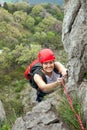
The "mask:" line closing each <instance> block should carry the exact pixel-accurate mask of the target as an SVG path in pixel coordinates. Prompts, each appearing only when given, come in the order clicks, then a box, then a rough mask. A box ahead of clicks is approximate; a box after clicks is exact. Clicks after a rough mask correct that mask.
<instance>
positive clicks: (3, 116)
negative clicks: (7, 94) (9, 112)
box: [0, 101, 6, 126]
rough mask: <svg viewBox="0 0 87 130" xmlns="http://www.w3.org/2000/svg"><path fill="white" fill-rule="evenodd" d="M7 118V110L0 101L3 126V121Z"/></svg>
mask: <svg viewBox="0 0 87 130" xmlns="http://www.w3.org/2000/svg"><path fill="white" fill-rule="evenodd" d="M5 118H6V114H5V110H4V107H3V104H2V102H1V101H0V126H1V123H2V121H3V120H4V119H5Z"/></svg>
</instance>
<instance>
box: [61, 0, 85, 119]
mask: <svg viewBox="0 0 87 130" xmlns="http://www.w3.org/2000/svg"><path fill="white" fill-rule="evenodd" d="M62 41H63V44H64V48H65V50H66V52H67V54H68V70H69V72H68V74H69V77H68V83H67V88H68V91H72V90H74V91H76V92H77V93H78V94H79V95H80V98H81V102H82V103H83V109H84V113H85V114H84V116H85V118H86V121H87V105H86V104H87V98H86V97H87V81H86V79H84V75H85V73H87V1H86V0H69V1H68V2H67V3H66V5H65V9H64V20H63V28H62Z"/></svg>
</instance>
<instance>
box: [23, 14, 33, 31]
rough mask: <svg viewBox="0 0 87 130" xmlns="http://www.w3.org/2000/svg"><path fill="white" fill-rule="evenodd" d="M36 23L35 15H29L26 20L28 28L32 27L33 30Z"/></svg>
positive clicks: (25, 23)
mask: <svg viewBox="0 0 87 130" xmlns="http://www.w3.org/2000/svg"><path fill="white" fill-rule="evenodd" d="M34 24H35V20H34V18H33V17H31V16H28V17H27V18H26V20H25V22H24V25H25V27H26V28H28V29H30V30H31V31H32V30H33V28H34Z"/></svg>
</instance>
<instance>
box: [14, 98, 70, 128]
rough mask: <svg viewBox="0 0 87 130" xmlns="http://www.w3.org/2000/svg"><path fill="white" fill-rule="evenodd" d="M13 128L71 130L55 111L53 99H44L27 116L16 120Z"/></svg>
mask: <svg viewBox="0 0 87 130" xmlns="http://www.w3.org/2000/svg"><path fill="white" fill-rule="evenodd" d="M11 130H69V129H68V128H67V127H66V126H65V125H64V124H63V122H62V121H61V120H60V119H59V117H58V115H57V114H56V113H55V108H54V107H53V103H52V100H51V99H50V100H46V101H42V102H41V103H39V104H38V105H36V106H35V107H34V108H33V109H32V111H31V112H28V113H26V116H25V117H23V118H22V117H20V118H18V119H17V120H16V122H15V124H14V126H13V128H12V129H11Z"/></svg>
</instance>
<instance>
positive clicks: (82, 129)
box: [61, 81, 85, 130]
mask: <svg viewBox="0 0 87 130" xmlns="http://www.w3.org/2000/svg"><path fill="white" fill-rule="evenodd" d="M61 84H62V86H63V88H64V92H65V94H66V97H67V99H68V101H69V104H70V107H71V109H72V111H73V112H74V114H75V116H76V118H77V120H78V122H79V125H80V128H81V130H85V128H84V126H83V123H82V121H81V118H80V116H79V114H78V113H76V111H75V109H74V106H73V102H72V99H71V97H70V96H69V94H68V92H67V90H66V85H65V83H64V81H63V82H62V83H61Z"/></svg>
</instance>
